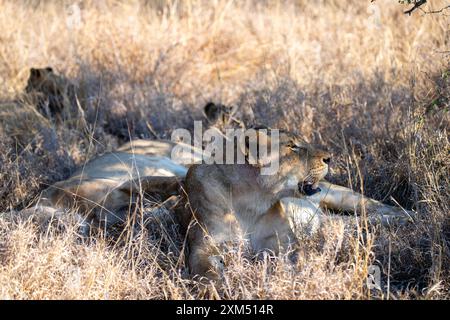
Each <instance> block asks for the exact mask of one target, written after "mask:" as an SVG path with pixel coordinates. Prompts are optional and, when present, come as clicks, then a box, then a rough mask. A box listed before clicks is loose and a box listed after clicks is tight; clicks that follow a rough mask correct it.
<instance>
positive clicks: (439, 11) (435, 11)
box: [425, 5, 450, 14]
mask: <svg viewBox="0 0 450 320" xmlns="http://www.w3.org/2000/svg"><path fill="white" fill-rule="evenodd" d="M447 9H450V5H448V6H446V7H443V8H441V9H439V10H434V11H425V13H427V14H433V13H441V12H442V11H444V10H447Z"/></svg>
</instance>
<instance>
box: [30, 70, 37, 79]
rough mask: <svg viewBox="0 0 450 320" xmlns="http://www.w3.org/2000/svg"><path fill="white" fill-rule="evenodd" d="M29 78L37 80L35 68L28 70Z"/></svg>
mask: <svg viewBox="0 0 450 320" xmlns="http://www.w3.org/2000/svg"><path fill="white" fill-rule="evenodd" d="M30 77H33V78H38V77H39V70H38V69H36V68H31V69H30Z"/></svg>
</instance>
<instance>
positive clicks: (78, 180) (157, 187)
mask: <svg viewBox="0 0 450 320" xmlns="http://www.w3.org/2000/svg"><path fill="white" fill-rule="evenodd" d="M257 132H258V137H259V140H258V141H266V143H267V142H268V141H270V137H268V136H265V134H264V132H263V131H261V130H258V131H257ZM173 146H174V143H173V142H171V141H145V140H136V141H131V142H130V143H127V144H125V145H124V146H122V147H121V148H119V149H118V150H117V151H115V152H112V153H109V154H105V155H103V156H101V157H98V158H96V159H94V160H92V161H91V162H89V163H87V164H86V165H85V166H83V167H82V168H80V169H79V170H77V172H75V173H74V174H73V175H72V176H71V177H70V178H69V179H67V180H65V181H61V182H58V183H55V184H54V185H52V186H50V187H49V188H48V189H46V190H45V191H44V192H43V193H42V201H41V204H44V205H48V206H50V207H60V208H72V207H76V208H77V211H78V212H79V213H80V214H82V215H83V216H84V217H85V218H87V219H88V220H89V222H100V223H105V224H106V225H110V224H114V223H116V222H118V221H124V220H125V219H126V218H127V214H128V212H129V205H130V203H131V202H132V197H133V196H134V195H137V194H141V195H142V194H145V193H146V192H149V193H152V192H155V193H158V194H160V195H161V196H162V197H163V198H165V197H169V196H171V195H179V194H183V195H185V202H186V203H187V207H186V208H185V207H179V208H177V210H176V214H177V218H178V219H179V220H180V223H181V225H182V226H183V229H184V230H185V232H187V239H188V246H189V252H190V253H189V254H188V255H187V262H188V265H189V268H190V271H191V273H192V274H193V275H196V274H198V275H200V276H207V277H209V278H216V277H217V276H218V274H219V273H220V271H221V269H222V268H223V263H222V260H221V258H220V257H221V255H220V246H221V245H222V244H224V243H226V242H228V241H231V240H234V239H236V238H239V237H244V238H248V239H249V240H250V244H251V246H252V248H253V249H254V251H255V253H259V252H263V251H271V252H273V253H279V252H281V251H286V250H289V249H292V251H293V252H295V248H296V243H297V240H296V238H295V233H294V232H293V226H295V222H296V221H304V220H310V218H316V217H318V216H319V217H320V215H321V209H320V208H330V209H337V210H345V211H356V212H361V211H362V210H363V209H367V211H368V212H369V214H370V215H369V217H370V219H371V220H373V221H377V220H378V219H379V217H381V218H382V222H386V221H388V220H389V219H390V218H398V219H402V220H403V219H409V218H410V216H409V214H411V213H409V212H406V211H404V210H402V209H399V208H394V207H391V206H388V205H384V204H382V203H380V202H378V201H376V200H372V199H369V198H367V197H364V196H363V195H361V194H359V193H356V192H354V191H352V190H351V189H348V188H345V187H341V186H336V185H333V184H330V183H328V182H326V181H324V180H323V178H324V176H325V175H326V174H327V172H328V164H329V161H330V157H331V156H330V154H329V153H328V152H326V151H324V150H321V149H318V148H314V147H313V146H311V145H308V144H305V143H302V142H300V140H299V139H298V137H296V136H294V135H292V134H289V133H282V134H281V135H280V145H279V170H278V171H277V172H276V174H274V175H267V176H265V175H261V174H260V171H259V170H260V168H259V167H258V165H255V164H250V163H248V162H246V163H244V164H210V165H208V164H199V165H192V166H190V168H189V169H187V168H186V167H185V166H181V165H178V164H176V163H174V162H173V161H172V160H171V159H170V158H168V155H169V154H170V151H171V150H172V148H173ZM258 149H259V148H258ZM238 150H241V151H242V152H243V153H244V154H245V156H247V157H248V155H249V154H250V151H249V150H247V149H245V148H243V149H239V148H238ZM50 211H51V210H50ZM51 212H53V211H51Z"/></svg>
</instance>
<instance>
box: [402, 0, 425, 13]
mask: <svg viewBox="0 0 450 320" xmlns="http://www.w3.org/2000/svg"><path fill="white" fill-rule="evenodd" d="M425 3H427V0H419V1H417V2H416V3H414V7H412V8H411V9H409V10H406V11H405V12H403V13H404V14H408V15H411V13H413V11H414V10H416V9H418V8H419V7H420V6H422V5H424V4H425Z"/></svg>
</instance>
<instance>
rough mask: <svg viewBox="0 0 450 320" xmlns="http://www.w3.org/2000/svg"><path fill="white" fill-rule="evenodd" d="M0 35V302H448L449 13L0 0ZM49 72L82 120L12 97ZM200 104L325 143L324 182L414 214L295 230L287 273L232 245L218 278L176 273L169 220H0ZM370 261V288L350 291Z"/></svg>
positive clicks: (338, 5) (341, 5)
mask: <svg viewBox="0 0 450 320" xmlns="http://www.w3.org/2000/svg"><path fill="white" fill-rule="evenodd" d="M429 2H432V3H431V4H429V7H428V8H440V7H442V6H443V5H444V4H446V2H445V1H429ZM74 3H78V7H77V6H73V4H74ZM431 5H432V6H431ZM77 8H79V10H78V9H77ZM78 13H79V15H78ZM0 30H1V32H0V62H1V63H0V84H1V85H0V100H1V102H2V103H1V106H0V123H1V126H0V168H1V169H0V212H4V213H3V214H2V216H1V218H0V297H1V298H8V299H59V298H69V299H89V298H93V299H108V298H109V299H131V298H138V299H151V298H157V299H198V298H228V299H239V298H259V299H266V298H275V299H301V298H309V299H330V298H344V299H350V298H356V299H364V298H372V297H375V298H402V299H403V298H404V299H407V298H448V297H449V289H450V281H449V275H450V270H449V269H450V268H449V266H450V259H449V258H450V248H449V245H450V240H449V239H450V238H449V237H450V221H449V210H450V190H449V182H450V181H449V180H450V179H449V169H450V165H449V164H450V163H449V147H450V143H449V135H448V128H449V126H448V125H449V116H448V107H449V92H450V90H449V89H450V87H449V81H450V80H449V55H448V49H449V40H450V38H449V20H448V16H446V15H442V14H441V15H423V14H421V13H420V12H416V13H415V14H413V15H412V16H406V15H403V14H402V8H401V6H399V5H398V4H397V2H396V1H390V0H384V1H381V0H377V1H376V2H375V4H372V5H371V4H370V1H345V2H343V1H302V0H299V1H264V2H259V1H250V0H247V1H240V2H235V1H221V0H216V1H184V2H176V1H173V2H168V3H165V2H163V1H127V2H124V3H122V2H120V1H113V0H111V1H78V2H69V1H65V2H64V3H63V2H61V3H59V2H58V3H56V2H53V1H38V0H29V1H25V0H23V1H6V0H0ZM445 51H447V54H446V53H445ZM47 65H50V66H52V67H53V68H54V69H56V70H58V71H59V72H60V73H62V74H64V75H66V76H67V77H69V78H70V79H71V80H72V81H73V82H75V83H76V84H77V85H78V86H79V88H80V94H79V98H80V102H81V104H82V106H83V108H84V110H85V114H86V119H85V120H86V122H85V123H84V124H83V125H80V124H74V123H70V122H67V123H65V124H64V125H63V126H58V127H55V126H54V125H53V124H52V123H51V122H50V121H48V120H47V119H45V118H43V117H42V116H40V115H39V114H38V113H37V112H36V111H35V108H34V106H33V105H30V104H27V103H26V102H24V101H23V100H22V99H21V97H22V91H23V88H24V87H25V83H26V79H27V77H28V71H29V68H30V67H44V66H47ZM209 100H214V101H220V102H222V103H228V104H233V105H236V106H237V107H238V110H239V113H240V116H241V117H242V118H243V119H245V121H246V122H247V123H249V124H251V123H263V124H266V125H270V126H274V127H280V128H285V129H289V130H294V131H297V132H299V133H301V134H302V135H303V136H304V137H305V138H306V139H307V140H309V141H314V142H318V143H321V144H325V145H327V146H328V147H329V149H330V150H331V151H332V152H333V154H334V161H333V165H332V170H331V171H332V172H331V174H330V180H331V181H333V182H336V183H340V184H342V185H347V186H350V187H352V188H354V189H355V190H359V191H363V192H364V193H365V194H367V195H369V196H371V197H374V198H376V199H380V200H383V201H385V202H387V203H391V204H395V205H397V204H398V205H402V206H405V207H407V208H413V209H414V210H416V211H417V212H418V213H419V216H420V219H419V221H417V223H415V224H414V225H408V226H403V227H392V228H390V229H378V230H361V226H359V225H355V223H354V220H353V219H349V220H350V221H353V222H350V223H347V224H344V223H343V222H342V221H339V220H337V221H332V222H330V223H328V224H326V225H325V226H324V228H323V230H322V231H321V233H320V234H319V235H317V236H315V237H305V236H304V235H299V236H300V237H301V240H302V241H301V243H302V248H301V255H300V258H299V262H298V265H297V266H295V268H293V267H292V266H289V264H287V263H284V262H283V259H282V258H280V260H279V261H262V262H254V261H252V259H251V257H249V255H248V253H247V252H246V249H245V247H240V246H238V247H237V248H234V249H233V250H230V252H228V253H227V257H226V258H227V263H228V267H227V270H226V272H225V281H224V283H223V284H222V285H221V286H218V287H217V288H214V287H208V288H204V287H201V286H199V285H198V284H197V283H196V282H193V281H191V280H190V279H189V278H188V277H187V274H186V272H187V271H186V269H185V266H184V261H183V256H182V246H183V238H182V237H181V236H180V235H179V232H178V229H177V226H176V225H175V224H173V223H172V220H171V219H172V217H171V215H170V213H167V214H166V215H163V216H162V217H159V219H156V218H154V217H153V218H152V219H153V220H152V219H150V221H149V226H148V228H147V229H146V230H144V231H143V233H142V234H139V235H137V236H134V237H131V236H130V235H129V234H125V235H123V236H122V238H121V239H120V241H117V239H116V240H114V241H112V240H111V239H110V238H109V237H101V236H100V237H97V238H93V239H90V240H89V241H80V239H78V237H77V236H76V233H75V229H74V228H73V227H70V226H69V227H68V228H67V230H66V232H62V233H61V232H58V231H57V230H54V229H52V228H50V229H48V230H45V232H42V231H39V230H38V229H36V226H34V225H33V224H31V223H19V222H13V221H11V219H10V218H9V217H10V215H11V214H14V210H19V209H21V208H25V207H27V206H29V205H30V204H31V203H32V201H33V199H35V198H36V197H37V196H38V194H39V191H41V190H42V189H44V188H45V187H46V186H47V185H48V184H50V183H53V182H55V181H58V180H61V179H63V178H65V177H67V176H68V175H69V174H70V172H72V171H73V170H74V168H76V167H77V166H79V165H81V164H83V163H84V162H85V161H87V160H89V159H91V158H92V157H94V156H95V155H97V154H100V153H102V152H105V151H109V150H111V149H113V148H114V147H116V146H117V145H118V144H119V143H121V142H124V141H125V140H127V139H128V138H129V137H130V136H131V137H143V138H155V136H157V137H160V138H161V137H170V133H171V131H172V130H173V129H175V128H178V127H186V128H191V127H192V121H193V120H194V119H198V118H201V108H202V106H203V105H204V104H205V102H207V101H209ZM139 210H141V211H145V210H147V209H146V208H139ZM370 264H375V265H377V266H379V267H380V268H381V270H382V290H381V291H379V290H368V289H367V287H366V284H365V279H366V276H367V271H368V267H369V265H370Z"/></svg>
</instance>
